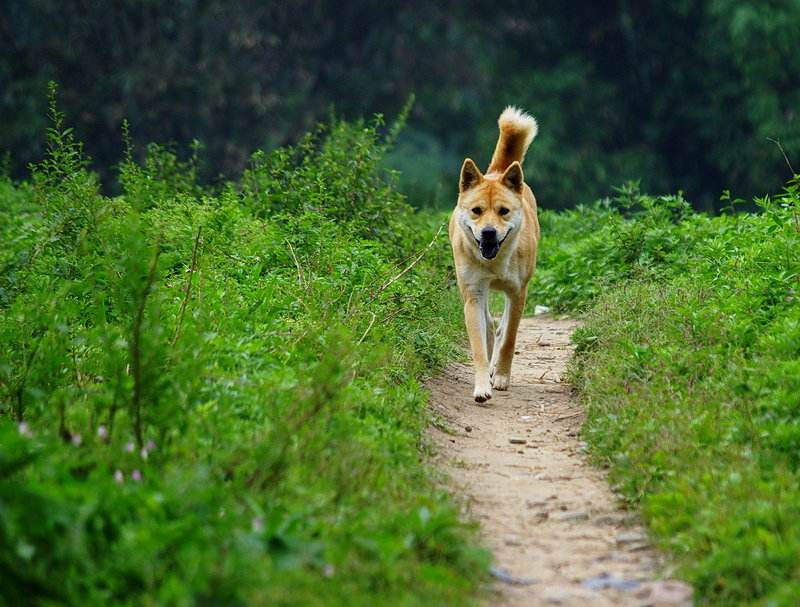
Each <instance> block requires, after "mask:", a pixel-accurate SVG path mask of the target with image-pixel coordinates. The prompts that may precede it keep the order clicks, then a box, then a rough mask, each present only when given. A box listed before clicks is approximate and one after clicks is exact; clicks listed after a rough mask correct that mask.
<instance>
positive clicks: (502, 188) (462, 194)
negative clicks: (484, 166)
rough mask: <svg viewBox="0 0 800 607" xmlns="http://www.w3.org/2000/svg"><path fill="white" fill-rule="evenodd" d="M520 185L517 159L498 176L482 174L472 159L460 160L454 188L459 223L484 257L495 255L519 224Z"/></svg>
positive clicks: (521, 182)
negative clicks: (458, 174) (456, 183)
mask: <svg viewBox="0 0 800 607" xmlns="http://www.w3.org/2000/svg"><path fill="white" fill-rule="evenodd" d="M524 185H525V181H524V177H523V175H522V167H521V166H520V164H519V162H512V163H511V165H510V166H509V167H508V168H507V169H506V170H505V172H504V173H503V174H502V175H500V174H499V173H496V174H489V175H483V174H482V173H481V172H480V170H479V169H478V167H477V166H476V165H475V163H474V162H473V161H472V160H470V159H469V158H467V159H466V160H465V161H464V164H463V166H462V167H461V179H460V181H459V188H458V189H459V195H458V211H459V223H460V225H461V227H462V228H463V229H464V230H465V231H466V232H467V236H469V237H471V238H473V239H474V240H475V244H476V245H477V247H478V249H479V250H480V253H481V256H482V257H483V258H484V259H494V258H495V257H497V254H498V253H499V252H500V248H501V247H502V246H503V243H504V242H505V241H506V239H507V238H508V237H509V236H510V235H511V233H512V231H514V230H516V229H518V228H519V226H520V224H521V223H522V205H523V204H524V202H523V199H522V189H523V187H524Z"/></svg>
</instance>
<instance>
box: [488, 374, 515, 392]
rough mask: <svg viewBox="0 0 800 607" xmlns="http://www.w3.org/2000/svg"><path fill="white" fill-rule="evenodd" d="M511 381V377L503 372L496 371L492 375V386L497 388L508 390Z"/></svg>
mask: <svg viewBox="0 0 800 607" xmlns="http://www.w3.org/2000/svg"><path fill="white" fill-rule="evenodd" d="M510 383H511V378H510V377H509V376H508V375H503V374H502V373H495V374H494V375H493V376H492V386H493V387H494V388H495V390H508V385H509V384H510Z"/></svg>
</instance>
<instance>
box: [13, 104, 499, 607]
mask: <svg viewBox="0 0 800 607" xmlns="http://www.w3.org/2000/svg"><path fill="white" fill-rule="evenodd" d="M54 118H55V119H56V120H55V125H54V128H53V130H51V132H50V142H51V148H50V154H49V156H48V158H47V160H45V161H44V162H43V163H42V164H40V165H38V166H37V167H35V168H34V172H33V179H32V181H31V182H30V183H22V184H14V183H11V182H9V181H8V180H3V181H0V234H2V235H3V237H4V242H7V243H10V246H9V247H7V248H6V247H4V250H3V251H2V252H0V269H2V273H1V274H0V343H2V344H3V348H2V350H3V356H2V358H0V601H1V602H4V603H8V604H21V603H22V602H26V603H32V602H33V603H41V604H82V605H83V604H109V603H115V604H176V605H192V604H215V605H252V604H270V605H288V604H292V605H298V604H319V603H326V604H345V603H347V604H385V605H417V604H468V603H470V602H471V601H472V600H474V599H473V597H475V596H476V590H477V588H478V584H480V583H481V581H482V579H483V576H484V573H482V572H484V571H485V570H486V563H487V559H486V555H485V553H484V552H483V551H482V550H481V549H479V548H478V547H477V546H476V544H475V540H474V537H473V532H472V530H471V529H470V528H469V527H468V526H465V525H464V524H463V523H462V522H460V521H459V517H458V510H457V508H456V506H455V505H454V504H453V503H452V501H451V500H450V498H449V497H448V496H447V495H445V494H444V492H443V491H442V490H441V489H438V488H437V485H436V482H435V479H433V478H432V477H431V474H430V473H429V472H428V471H427V469H426V468H425V466H424V462H423V461H421V460H422V458H421V451H423V452H424V450H425V440H424V431H425V428H426V426H427V423H428V413H427V409H426V401H427V397H426V393H425V391H424V389H423V388H422V387H421V384H420V381H419V380H420V378H422V377H424V376H426V375H428V374H429V373H431V372H432V370H433V369H435V367H436V366H437V365H438V364H440V363H441V362H442V361H444V360H446V359H447V358H448V357H450V356H452V355H453V352H454V347H455V346H454V345H453V344H457V343H458V339H457V337H456V336H457V335H459V334H460V333H459V320H460V309H459V306H458V298H457V296H456V295H455V293H454V291H453V289H452V288H451V284H450V283H451V281H450V277H449V274H447V273H446V272H442V268H443V267H445V266H446V263H447V262H446V260H447V259H448V255H449V251H448V248H447V244H446V239H444V238H442V237H439V238H438V240H436V241H435V243H434V245H433V246H432V248H431V249H430V250H429V252H428V254H427V255H426V256H425V257H424V258H423V259H422V260H421V261H420V263H418V264H417V265H415V266H414V267H413V268H412V269H411V270H410V271H409V272H408V273H406V274H404V275H403V276H402V278H401V279H399V280H394V281H393V280H392V278H393V277H394V276H396V275H397V274H399V272H400V270H401V269H403V268H404V267H405V266H406V265H407V264H408V263H409V257H410V256H411V255H413V254H414V253H415V252H417V251H419V250H421V249H422V248H423V247H424V246H425V245H427V243H428V242H429V241H431V240H432V239H433V238H434V234H436V233H437V230H438V229H439V227H440V225H441V223H442V218H441V217H438V216H434V215H429V214H424V213H414V212H413V211H412V209H411V208H410V207H409V206H408V205H407V204H406V203H405V201H404V200H403V198H402V197H401V196H400V195H399V194H397V192H396V190H395V189H394V187H393V182H392V177H391V175H387V174H385V173H384V172H382V170H381V169H380V168H379V167H380V159H381V156H382V154H383V153H384V151H385V150H386V143H385V141H383V140H381V139H380V137H379V136H378V134H377V130H376V127H377V124H372V125H365V124H361V123H357V124H346V123H336V124H334V125H332V126H331V127H330V129H329V130H326V131H320V132H319V133H317V134H315V135H314V136H310V137H308V138H306V139H305V140H304V141H303V142H302V143H301V144H300V145H299V146H297V147H295V148H290V149H283V150H277V151H275V152H273V153H271V154H269V155H264V154H260V153H259V154H256V155H255V156H254V159H253V163H252V167H251V169H250V170H248V171H247V172H246V173H245V175H244V176H243V178H242V180H241V182H240V183H230V184H225V185H223V186H221V187H219V188H218V190H217V191H216V192H214V191H209V190H206V189H204V188H202V187H200V186H199V185H198V184H197V181H196V179H195V169H194V166H195V165H194V164H193V163H191V162H190V163H188V164H187V163H182V162H179V161H178V160H177V159H176V157H175V155H174V154H172V153H171V152H170V151H169V149H165V148H160V147H157V146H151V147H150V148H149V149H148V155H147V158H146V160H145V161H144V162H143V163H142V164H141V165H137V164H135V163H134V162H133V161H132V160H131V157H130V156H128V158H127V159H126V160H124V161H123V163H122V164H121V168H120V171H121V173H120V184H121V186H122V189H123V193H122V195H121V196H119V197H117V198H107V197H105V196H103V195H102V194H101V192H100V191H99V188H98V182H97V179H96V178H95V177H94V175H93V174H92V173H91V172H90V171H89V169H88V164H87V161H86V160H85V159H84V158H83V156H82V154H81V149H80V145H79V144H77V143H76V142H75V141H74V140H73V139H72V136H71V133H70V132H69V131H68V130H66V129H65V128H64V127H63V124H62V122H61V117H60V115H58V114H57V112H55V110H54Z"/></svg>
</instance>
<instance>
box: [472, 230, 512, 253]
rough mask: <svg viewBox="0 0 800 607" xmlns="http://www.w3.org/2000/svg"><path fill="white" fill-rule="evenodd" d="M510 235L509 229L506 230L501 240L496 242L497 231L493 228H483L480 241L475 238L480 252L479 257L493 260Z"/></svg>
mask: <svg viewBox="0 0 800 607" xmlns="http://www.w3.org/2000/svg"><path fill="white" fill-rule="evenodd" d="M510 233H511V228H509V229H508V231H507V232H506V235H505V236H503V239H502V240H497V230H495V229H494V228H485V229H483V230H481V237H480V240H479V239H477V238H475V243H476V244H477V245H478V248H479V249H480V251H481V256H482V257H483V258H484V259H494V258H495V257H497V254H498V253H499V252H500V246H501V245H502V244H503V243H504V242H505V241H506V238H508V235H509V234H510ZM473 238H474V236H473Z"/></svg>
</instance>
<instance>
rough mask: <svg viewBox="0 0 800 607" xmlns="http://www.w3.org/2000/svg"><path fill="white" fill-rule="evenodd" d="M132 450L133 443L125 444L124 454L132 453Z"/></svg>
mask: <svg viewBox="0 0 800 607" xmlns="http://www.w3.org/2000/svg"><path fill="white" fill-rule="evenodd" d="M134 449H135V447H134V446H133V443H125V453H133V450H134Z"/></svg>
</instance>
